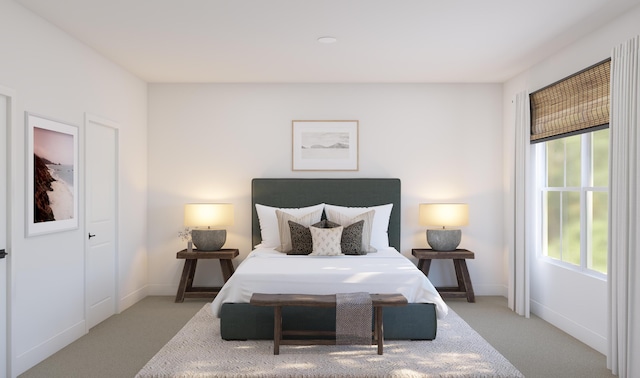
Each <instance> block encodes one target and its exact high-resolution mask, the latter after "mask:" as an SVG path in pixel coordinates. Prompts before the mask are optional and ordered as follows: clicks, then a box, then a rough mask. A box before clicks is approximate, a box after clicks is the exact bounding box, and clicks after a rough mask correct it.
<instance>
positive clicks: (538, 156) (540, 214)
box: [532, 130, 609, 281]
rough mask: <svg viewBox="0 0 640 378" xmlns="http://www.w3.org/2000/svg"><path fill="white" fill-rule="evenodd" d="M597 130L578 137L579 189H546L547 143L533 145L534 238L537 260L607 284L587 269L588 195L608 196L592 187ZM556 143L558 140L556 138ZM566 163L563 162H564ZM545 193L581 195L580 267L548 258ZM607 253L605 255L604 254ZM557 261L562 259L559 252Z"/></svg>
mask: <svg viewBox="0 0 640 378" xmlns="http://www.w3.org/2000/svg"><path fill="white" fill-rule="evenodd" d="M596 131H599V130H593V131H589V132H585V133H582V134H581V135H580V138H581V139H580V146H581V147H580V153H581V163H580V169H581V175H580V181H581V183H580V184H581V185H580V187H576V186H563V187H557V186H547V185H546V184H547V161H546V159H547V150H546V149H547V142H549V141H550V140H548V141H544V142H542V143H536V144H534V145H532V146H533V147H534V148H533V156H532V160H533V162H534V164H535V184H536V185H535V187H536V195H535V196H534V198H535V200H534V202H535V203H534V206H535V209H536V222H535V225H536V226H535V233H534V235H535V236H534V237H535V240H536V243H535V245H536V251H537V253H536V255H537V257H538V259H540V260H542V261H544V262H546V263H549V264H552V265H556V266H560V267H563V268H566V269H569V270H572V271H575V272H578V273H581V274H584V275H587V276H591V277H595V278H598V279H601V280H604V281H606V280H607V274H606V273H603V272H600V271H597V270H594V269H591V268H589V267H588V265H589V264H588V262H589V258H590V257H591V256H592V254H593V251H592V250H591V248H590V245H589V243H588V237H589V235H590V233H591V231H592V225H591V224H590V222H589V219H591V217H588V216H587V214H591V211H592V202H588V201H587V200H588V193H590V192H591V193H593V192H598V193H607V196H609V188H608V187H602V186H594V185H593V174H592V173H593V169H592V168H591V166H592V164H593V156H592V151H593V149H592V145H593V134H594V133H595V132H596ZM557 139H559V138H557ZM565 162H566V159H565ZM564 179H565V184H566V172H565V176H564ZM548 192H560V193H565V192H574V193H580V265H575V264H573V263H571V262H568V261H564V260H562V259H557V258H554V257H549V256H548V251H547V245H548V243H547V240H548V237H547V234H548V233H547V222H546V219H547V214H546V211H547V206H546V201H545V198H546V196H545V194H546V193H548ZM560 235H561V238H562V228H561V230H560ZM607 253H608V252H607ZM560 257H561V258H562V252H561V255H560Z"/></svg>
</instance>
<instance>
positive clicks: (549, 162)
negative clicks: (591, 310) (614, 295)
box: [536, 128, 609, 275]
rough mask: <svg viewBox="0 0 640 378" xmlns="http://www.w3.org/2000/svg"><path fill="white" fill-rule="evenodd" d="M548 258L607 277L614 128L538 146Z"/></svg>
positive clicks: (544, 245)
mask: <svg viewBox="0 0 640 378" xmlns="http://www.w3.org/2000/svg"><path fill="white" fill-rule="evenodd" d="M536 148H537V150H536V156H537V159H538V164H536V166H537V167H538V172H537V177H538V182H539V185H538V188H539V193H540V197H539V198H540V202H539V203H540V215H541V216H540V218H539V219H541V224H540V235H541V236H542V248H541V250H542V255H543V256H545V257H547V258H550V259H552V260H553V261H556V262H558V263H560V264H562V265H565V266H568V267H571V268H574V269H577V270H580V271H585V272H589V273H593V274H595V275H606V273H607V237H608V195H609V194H608V181H609V129H608V128H605V129H601V130H597V131H592V132H588V133H583V134H579V135H571V136H566V137H563V138H558V139H553V140H549V141H546V142H543V143H539V144H537V145H536Z"/></svg>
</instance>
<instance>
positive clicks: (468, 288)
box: [460, 259, 476, 302]
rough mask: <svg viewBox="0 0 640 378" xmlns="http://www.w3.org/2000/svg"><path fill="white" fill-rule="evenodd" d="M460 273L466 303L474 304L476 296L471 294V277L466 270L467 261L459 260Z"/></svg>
mask: <svg viewBox="0 0 640 378" xmlns="http://www.w3.org/2000/svg"><path fill="white" fill-rule="evenodd" d="M460 271H461V273H462V282H463V284H464V286H465V290H466V291H467V302H475V301H476V296H475V293H474V292H473V285H472V284H471V276H469V269H467V261H466V260H464V259H462V260H460Z"/></svg>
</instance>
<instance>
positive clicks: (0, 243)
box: [0, 94, 9, 377]
mask: <svg viewBox="0 0 640 378" xmlns="http://www.w3.org/2000/svg"><path fill="white" fill-rule="evenodd" d="M8 115H9V109H8V99H7V97H6V96H3V95H2V94H0V178H1V179H0V257H1V258H0V377H6V376H8V375H9V372H8V369H7V350H8V348H7V297H8V294H9V280H8V277H7V259H6V258H4V251H5V249H6V248H7V218H8V212H7V210H8V209H7V183H8V182H9V180H8V179H9V177H8V176H7V174H8V172H7V129H8V120H9V118H8Z"/></svg>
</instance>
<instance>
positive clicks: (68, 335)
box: [11, 320, 86, 376]
mask: <svg viewBox="0 0 640 378" xmlns="http://www.w3.org/2000/svg"><path fill="white" fill-rule="evenodd" d="M85 327H86V324H85V321H84V320H82V321H80V322H78V323H76V324H74V325H72V326H71V327H69V328H67V329H65V330H64V331H62V332H60V333H58V334H57V335H54V336H52V337H51V338H50V339H48V340H45V341H44V342H42V343H40V344H39V345H36V346H35V347H33V348H31V349H29V350H28V351H26V352H24V353H22V354H21V355H19V356H16V359H15V361H13V364H12V365H11V366H12V370H13V372H12V376H18V375H20V374H22V373H24V372H25V371H27V370H29V369H31V368H32V367H34V366H35V365H37V364H39V363H40V362H42V361H44V360H45V359H46V358H48V357H50V356H51V355H53V354H54V353H56V352H57V351H59V350H60V349H62V348H64V347H66V346H67V345H69V344H71V343H72V342H74V341H76V340H77V339H79V338H80V337H82V336H84V335H85V334H86V329H85Z"/></svg>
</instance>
